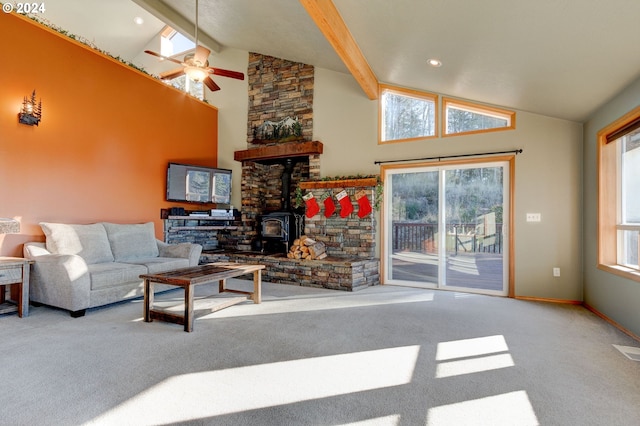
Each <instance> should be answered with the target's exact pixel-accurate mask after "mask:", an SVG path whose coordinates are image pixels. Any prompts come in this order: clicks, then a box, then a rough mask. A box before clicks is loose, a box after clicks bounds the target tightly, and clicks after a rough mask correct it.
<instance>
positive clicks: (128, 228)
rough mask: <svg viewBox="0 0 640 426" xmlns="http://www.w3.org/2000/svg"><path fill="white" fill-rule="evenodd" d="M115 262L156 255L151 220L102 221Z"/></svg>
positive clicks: (156, 249) (156, 247) (156, 250)
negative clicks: (140, 221) (134, 222)
mask: <svg viewBox="0 0 640 426" xmlns="http://www.w3.org/2000/svg"><path fill="white" fill-rule="evenodd" d="M102 224H103V225H104V228H105V229H106V230H107V237H108V238H109V243H110V244H111V250H112V251H113V257H114V258H115V260H116V262H122V261H127V260H133V259H142V258H149V257H158V243H157V242H156V236H155V231H154V227H153V222H147V223H140V224H119V223H107V222H103V223H102Z"/></svg>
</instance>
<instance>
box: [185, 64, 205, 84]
mask: <svg viewBox="0 0 640 426" xmlns="http://www.w3.org/2000/svg"><path fill="white" fill-rule="evenodd" d="M184 73H185V74H186V75H187V77H189V78H190V79H191V80H194V81H203V80H204V79H205V78H207V75H208V73H207V71H206V70H204V69H202V68H198V67H185V68H184Z"/></svg>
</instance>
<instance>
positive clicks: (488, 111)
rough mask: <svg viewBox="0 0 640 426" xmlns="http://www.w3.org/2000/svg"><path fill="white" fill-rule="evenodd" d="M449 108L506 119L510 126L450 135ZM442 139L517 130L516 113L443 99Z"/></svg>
mask: <svg viewBox="0 0 640 426" xmlns="http://www.w3.org/2000/svg"><path fill="white" fill-rule="evenodd" d="M449 106H451V107H453V108H457V109H462V110H465V111H469V112H474V113H478V114H482V115H487V116H490V117H496V118H501V119H505V120H507V121H508V122H509V125H508V126H505V127H492V128H490V129H477V130H467V131H464V132H456V133H449V132H448V131H447V121H448V115H449V114H448V109H449ZM441 128H442V137H449V136H461V135H472V134H476V133H488V132H498V131H502V130H515V128H516V113H515V111H511V110H508V109H504V108H498V107H494V106H487V105H481V104H478V103H475V102H469V101H463V100H460V99H454V98H449V97H443V98H442V123H441Z"/></svg>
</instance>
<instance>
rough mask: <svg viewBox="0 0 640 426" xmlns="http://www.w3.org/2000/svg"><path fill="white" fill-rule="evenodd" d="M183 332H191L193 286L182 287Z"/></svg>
mask: <svg viewBox="0 0 640 426" xmlns="http://www.w3.org/2000/svg"><path fill="white" fill-rule="evenodd" d="M184 331H193V286H191V285H187V286H185V287H184Z"/></svg>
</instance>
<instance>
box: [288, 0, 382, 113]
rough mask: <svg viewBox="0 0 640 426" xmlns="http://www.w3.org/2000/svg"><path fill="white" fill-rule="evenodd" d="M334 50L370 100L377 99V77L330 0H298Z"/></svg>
mask: <svg viewBox="0 0 640 426" xmlns="http://www.w3.org/2000/svg"><path fill="white" fill-rule="evenodd" d="M300 3H302V6H304V8H305V9H306V10H307V13H309V15H310V16H311V19H313V20H314V21H315V23H316V25H317V26H318V28H319V29H320V31H321V32H322V34H324V36H325V37H326V39H327V40H328V41H329V43H330V44H331V46H333V49H334V50H335V51H336V53H337V54H338V56H340V59H342V62H344V64H345V65H346V66H347V68H348V69H349V72H350V73H351V75H353V77H354V78H355V79H356V81H357V82H358V84H359V85H360V87H361V88H362V90H363V91H364V93H365V94H366V95H367V97H368V98H369V99H371V100H375V99H378V78H377V77H376V76H375V74H374V73H373V71H372V70H371V67H369V63H368V62H367V59H366V58H365V57H364V55H363V54H362V52H361V51H360V48H359V47H358V44H357V43H356V41H355V40H354V38H353V36H352V35H351V32H350V31H349V28H347V25H346V24H345V23H344V20H343V19H342V16H340V13H339V12H338V9H336V6H335V5H334V4H333V1H332V0H300Z"/></svg>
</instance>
